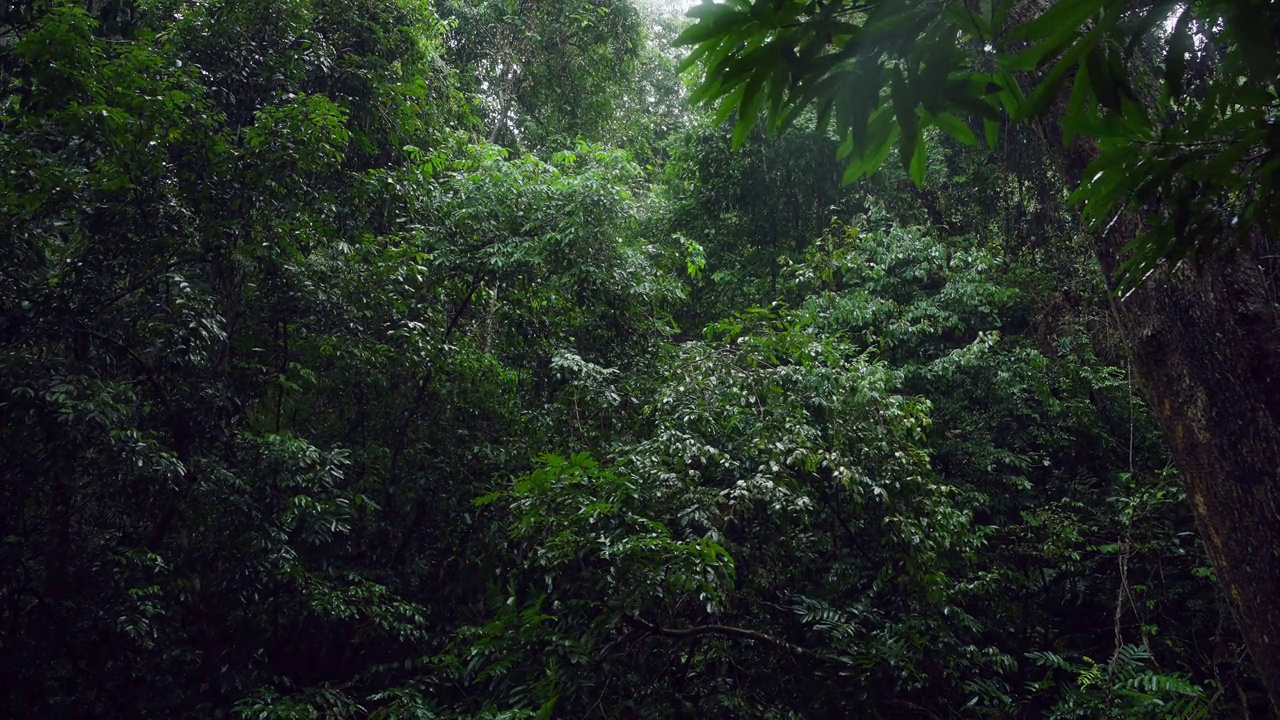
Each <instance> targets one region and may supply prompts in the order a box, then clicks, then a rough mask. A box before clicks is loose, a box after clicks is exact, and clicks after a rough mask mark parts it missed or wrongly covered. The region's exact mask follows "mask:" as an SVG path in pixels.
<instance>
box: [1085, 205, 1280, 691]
mask: <svg viewBox="0 0 1280 720" xmlns="http://www.w3.org/2000/svg"><path fill="white" fill-rule="evenodd" d="M1124 220H1129V222H1127V223H1126V222H1124ZM1122 224H1124V225H1127V226H1128V227H1125V228H1123V229H1120V226H1121V225H1122ZM1134 225H1135V224H1134V223H1133V222H1132V219H1129V218H1124V219H1122V221H1121V222H1118V223H1116V228H1117V229H1113V231H1112V233H1111V235H1110V236H1108V237H1101V238H1098V249H1099V257H1100V259H1101V260H1102V266H1103V268H1104V270H1105V271H1106V272H1107V273H1108V275H1109V276H1110V275H1112V274H1113V272H1114V270H1115V265H1116V258H1117V257H1118V253H1117V249H1118V246H1119V245H1120V244H1121V242H1122V241H1123V240H1125V239H1127V238H1128V237H1132V236H1133V235H1134V234H1136V233H1135V232H1134V230H1135V229H1136V228H1135V227H1134ZM1114 304H1115V306H1116V310H1117V314H1118V315H1119V317H1120V321H1121V323H1122V325H1123V328H1124V333H1125V336H1126V341H1127V344H1128V347H1129V352H1130V356H1131V358H1132V361H1133V367H1134V369H1135V371H1136V374H1137V377H1138V380H1139V384H1140V385H1141V388H1142V391H1143V394H1144V395H1145V396H1146V397H1147V399H1148V401H1149V402H1150V405H1151V407H1152V410H1153V411H1154V413H1155V416H1156V419H1157V421H1158V422H1159V424H1160V427H1161V429H1162V430H1163V432H1164V436H1165V439H1166V441H1167V442H1168V443H1169V448H1170V450H1171V452H1172V453H1173V457H1174V460H1175V462H1176V463H1177V466H1178V470H1179V472H1180V473H1181V475H1182V477H1183V479H1184V482H1185V484H1186V488H1187V495H1188V497H1189V498H1190V500H1191V506H1192V510H1193V511H1194V513H1195V517H1196V523H1197V524H1198V525H1199V528H1200V535H1201V537H1202V538H1203V540H1204V544H1205V546H1206V548H1207V549H1208V552H1209V557H1210V559H1212V561H1213V565H1214V568H1215V570H1216V571H1217V573H1218V579H1219V580H1220V581H1221V583H1222V587H1223V589H1224V590H1225V591H1226V594H1227V598H1228V600H1229V602H1230V604H1231V609H1232V612H1233V613H1234V615H1235V618H1236V622H1237V624H1238V625H1239V626H1240V631H1241V633H1242V634H1243V635H1244V638H1245V642H1246V643H1247V644H1248V646H1249V653H1250V655H1252V657H1253V662H1254V665H1255V666H1256V667H1257V669H1258V672H1259V674H1260V675H1261V676H1262V681H1263V683H1264V684H1265V686H1266V688H1267V693H1268V695H1269V696H1270V699H1271V705H1272V708H1273V710H1276V709H1280V422H1278V421H1280V323H1277V314H1276V309H1275V306H1274V305H1273V304H1272V302H1271V299H1270V297H1269V294H1268V292H1267V289H1266V284H1265V281H1264V279H1263V276H1262V272H1261V270H1260V268H1259V267H1258V263H1257V262H1256V261H1254V259H1253V258H1252V257H1250V256H1249V255H1248V254H1247V253H1245V252H1238V253H1235V254H1233V255H1231V256H1228V257H1220V258H1216V259H1214V260H1212V261H1210V262H1209V263H1207V264H1206V265H1205V266H1204V267H1201V268H1198V269H1190V268H1188V269H1183V270H1181V271H1179V272H1177V273H1175V274H1174V276H1173V277H1170V278H1167V279H1166V278H1158V279H1154V280H1153V281H1151V282H1149V283H1148V284H1147V286H1145V287H1143V288H1140V289H1139V290H1137V291H1136V292H1134V293H1132V294H1130V295H1128V296H1126V297H1124V298H1123V299H1117V300H1115V301H1114Z"/></svg>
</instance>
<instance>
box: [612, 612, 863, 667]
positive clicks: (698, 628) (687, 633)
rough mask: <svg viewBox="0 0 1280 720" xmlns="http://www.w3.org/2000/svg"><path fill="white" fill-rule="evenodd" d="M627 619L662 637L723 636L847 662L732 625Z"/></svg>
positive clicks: (823, 660)
mask: <svg viewBox="0 0 1280 720" xmlns="http://www.w3.org/2000/svg"><path fill="white" fill-rule="evenodd" d="M625 617H626V619H627V620H628V621H629V622H631V623H632V624H634V625H637V626H639V627H641V628H643V629H644V630H646V631H648V632H649V633H652V634H654V635H661V636H662V637H669V638H684V639H689V638H697V637H701V636H703V635H721V636H723V637H730V638H738V639H740V640H751V641H754V642H760V643H764V644H765V645H771V646H773V647H775V648H777V649H779V650H784V651H786V652H788V653H791V654H792V655H798V656H800V657H803V658H808V659H810V660H815V661H817V662H821V663H826V664H830V665H844V664H845V661H844V660H842V659H840V658H837V657H833V656H831V655H825V654H823V653H820V652H816V651H814V650H810V649H809V648H806V647H801V646H799V645H796V644H795V643H791V642H787V641H786V640H783V639H782V638H777V637H774V636H772V635H766V634H764V633H762V632H758V631H756V630H748V629H746V628H740V627H733V626H731V625H694V626H692V627H686V628H665V627H662V626H661V625H655V624H654V623H651V622H648V621H647V620H642V619H640V618H638V617H635V616H633V615H627V616H625Z"/></svg>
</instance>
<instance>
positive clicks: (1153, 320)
mask: <svg viewBox="0 0 1280 720" xmlns="http://www.w3.org/2000/svg"><path fill="white" fill-rule="evenodd" d="M1047 5H1048V3H1046V2H1045V1H1044V0H1022V2H1019V3H1018V4H1017V6H1016V7H1015V9H1014V12H1013V13H1012V14H1011V16H1012V17H1011V19H1014V20H1023V19H1030V18H1031V17H1035V16H1036V15H1038V14H1039V13H1040V12H1042V11H1043V9H1044V8H1045V7H1047ZM1019 15H1020V16H1021V17H1018V16H1019ZM1068 90H1069V88H1068ZM1065 108H1066V98H1065V94H1064V96H1063V97H1061V98H1059V102H1058V103H1057V104H1056V106H1055V107H1054V108H1052V109H1051V110H1050V112H1049V114H1048V115H1049V116H1048V118H1047V119H1046V120H1045V121H1044V122H1043V123H1042V126H1041V131H1042V132H1043V133H1044V135H1045V138H1044V139H1045V141H1046V142H1045V143H1044V145H1045V147H1046V151H1047V152H1051V153H1056V155H1057V157H1055V158H1054V160H1055V161H1056V164H1057V165H1058V167H1059V169H1060V170H1061V172H1062V173H1063V175H1064V176H1065V178H1066V180H1067V182H1068V183H1070V184H1071V185H1073V186H1074V185H1078V184H1079V182H1080V178H1081V177H1082V176H1083V173H1084V170H1085V168H1086V167H1087V166H1088V164H1089V163H1090V162H1091V161H1092V160H1093V159H1094V158H1095V157H1096V156H1097V151H1096V149H1095V148H1094V146H1093V145H1092V144H1091V143H1087V142H1077V144H1076V145H1075V146H1073V147H1071V148H1063V146H1062V142H1061V138H1062V133H1061V130H1060V128H1059V126H1058V122H1057V121H1058V118H1060V117H1062V113H1063V111H1064V110H1065ZM1142 230H1143V222H1142V219H1141V217H1140V216H1138V215H1137V214H1136V213H1133V212H1126V213H1124V214H1122V215H1121V216H1120V217H1118V218H1117V219H1116V221H1115V222H1114V223H1112V224H1111V225H1110V226H1109V227H1108V228H1107V230H1106V231H1105V232H1104V233H1100V234H1099V235H1098V236H1097V237H1095V238H1094V241H1095V243H1094V244H1095V248H1096V250H1097V255H1098V259H1099V262H1100V265H1101V267H1102V271H1103V272H1104V273H1106V277H1107V280H1108V285H1109V287H1111V288H1112V290H1114V285H1113V283H1111V282H1110V281H1111V279H1112V278H1114V277H1115V271H1116V268H1117V267H1118V266H1119V264H1120V262H1121V261H1122V260H1123V253H1122V248H1123V246H1124V244H1125V243H1126V242H1127V241H1128V240H1129V239H1131V238H1133V237H1136V236H1137V235H1139V234H1141V232H1142ZM1113 298H1114V299H1113V305H1114V307H1115V310H1116V314H1117V316H1118V317H1119V319H1120V323H1121V326H1122V331H1123V333H1124V335H1125V340H1126V344H1127V346H1128V348H1129V354H1130V357H1131V359H1132V363H1133V368H1134V371H1135V374H1136V376H1137V379H1138V384H1139V386H1140V389H1141V391H1142V392H1143V394H1144V395H1145V396H1146V398H1147V400H1148V402H1149V404H1150V405H1151V408H1152V410H1153V411H1154V413H1155V417H1156V420H1157V422H1158V423H1159V425H1160V428H1161V430H1162V431H1163V433H1164V436H1165V439H1166V441H1167V442H1168V444H1169V449H1170V451H1171V452H1172V454H1173V458H1174V461H1175V463H1176V464H1177V466H1178V470H1179V472H1180V474H1181V475H1182V478H1183V481H1184V483H1185V485H1186V489H1187V495H1188V498H1189V499H1190V501H1191V506H1192V510H1193V512H1194V513H1195V517H1196V523H1197V525H1198V526H1199V528H1200V534H1201V537H1202V538H1203V540H1204V544H1205V547H1206V548H1207V550H1208V553H1209V558H1210V560H1211V561H1212V562H1213V566H1214V569H1215V570H1216V571H1217V574H1218V579H1219V581H1220V582H1221V584H1222V587H1223V589H1224V590H1225V591H1226V595H1227V598H1228V601H1229V602H1230V604H1231V609H1232V613H1233V614H1234V615H1235V619H1236V622H1237V624H1238V625H1239V627H1240V632H1241V633H1242V634H1243V636H1244V639H1245V642H1246V644H1247V645H1248V648H1249V653H1250V655H1251V656H1252V657H1253V662H1254V665H1255V667H1257V669H1258V673H1259V675H1260V676H1261V678H1262V682H1263V684H1264V685H1265V687H1266V689H1267V694H1268V696H1269V698H1270V700H1271V706H1272V710H1273V713H1276V712H1280V316H1278V314H1277V311H1276V306H1275V304H1274V302H1273V301H1272V299H1271V297H1270V294H1269V293H1268V291H1267V286H1266V282H1265V279H1264V277H1263V274H1262V270H1261V268H1260V267H1259V264H1258V262H1257V260H1256V258H1255V257H1254V256H1253V255H1252V254H1251V253H1250V252H1249V251H1247V250H1239V251H1233V252H1230V253H1224V254H1221V255H1218V256H1216V257H1214V258H1212V259H1210V260H1209V261H1207V262H1206V263H1205V264H1204V265H1202V266H1200V267H1197V268H1192V267H1183V268H1181V269H1179V270H1178V271H1176V272H1174V273H1171V274H1164V275H1161V274H1157V275H1154V276H1152V277H1151V278H1150V279H1148V280H1147V281H1146V282H1145V283H1144V284H1143V285H1142V286H1141V287H1139V288H1138V289H1136V290H1134V291H1133V292H1131V293H1128V294H1126V295H1125V296H1124V297H1122V298H1119V297H1114V293H1113Z"/></svg>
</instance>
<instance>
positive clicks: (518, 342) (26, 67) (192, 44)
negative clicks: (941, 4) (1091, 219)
mask: <svg viewBox="0 0 1280 720" xmlns="http://www.w3.org/2000/svg"><path fill="white" fill-rule="evenodd" d="M1094 4H1095V5H1096V4H1098V3H1094ZM716 7H720V8H723V7H727V6H716ZM703 12H707V11H705V10H704V11H703ZM681 25H682V21H681V20H679V19H678V18H676V17H674V16H673V15H672V14H671V13H670V12H669V11H664V10H662V9H660V8H656V7H649V6H637V5H633V4H632V3H629V2H626V1H624V0H536V1H534V0H528V1H526V0H509V1H508V0H485V1H484V2H455V1H454V0H441V1H440V2H438V3H436V4H434V5H433V4H431V3H429V2H425V1H424V0H359V1H358V2H355V3H351V2H342V3H339V2H334V1H333V0H210V1H208V2H185V1H184V0H140V1H139V2H136V3H124V2H94V3H83V2H74V1H73V0H25V1H24V2H20V3H10V4H9V5H6V6H5V7H4V8H2V9H0V93H3V95H2V97H0V225H2V226H3V227H4V228H5V230H6V233H5V236H4V239H3V242H0V447H2V448H3V454H2V455H0V457H2V459H3V462H0V507H2V508H3V511H2V512H0V535H2V536H3V541H2V543H0V651H2V652H0V672H2V673H3V675H4V677H5V678H6V682H5V684H4V691H3V704H4V706H5V707H7V708H10V709H11V710H12V712H13V715H14V717H80V716H84V717H138V718H151V717H157V718H160V717H166V718H167V717H174V716H184V717H185V716H191V717H244V718H329V717H335V718H345V717H352V718H364V717H369V718H383V719H388V720H389V719H391V718H495V719H496V718H524V717H609V718H641V717H644V718H650V717H724V718H728V717H762V718H763V717H768V718H797V717H814V718H824V717H846V716H848V717H991V718H1001V717H1053V718H1093V717H1108V716H1111V717H1149V718H1167V717H1179V718H1183V717H1230V716H1233V715H1241V714H1245V713H1248V712H1249V710H1250V708H1252V709H1253V710H1254V711H1257V709H1258V708H1260V707H1265V702H1266V701H1265V696H1264V695H1263V693H1262V690H1261V689H1260V687H1259V685H1258V682H1257V680H1256V678H1255V677H1254V676H1253V674H1252V672H1251V670H1250V667H1249V664H1248V662H1247V660H1246V659H1245V656H1244V652H1243V650H1242V645H1241V641H1240V638H1239V637H1238V633H1237V631H1236V630H1235V628H1234V625H1233V623H1232V620H1231V616H1230V614H1229V612H1228V610H1227V608H1226V604H1225V601H1224V600H1223V598H1222V593H1221V591H1220V589H1219V587H1218V586H1217V585H1216V583H1215V578H1214V571H1213V569H1212V568H1211V567H1210V565H1209V564H1208V561H1207V560H1206V557H1205V554H1204V551H1203V548H1202V546H1201V544H1200V543H1199V541H1198V540H1197V536H1196V533H1195V526H1194V523H1193V520H1192V517H1191V512H1190V510H1189V508H1188V507H1187V504H1186V502H1185V495H1184V492H1183V490H1182V487H1181V484H1180V482H1179V477H1178V473H1177V471H1176V470H1175V469H1174V468H1173V467H1172V465H1171V462H1170V458H1169V454H1168V452H1167V450H1166V449H1165V446H1164V444H1163V443H1162V440H1161V438H1160V435H1159V433H1158V432H1157V431H1156V429H1155V427H1154V425H1153V423H1152V420H1151V417H1150V415H1149V413H1148V412H1147V409H1146V407H1145V405H1144V403H1143V402H1142V400H1141V399H1140V398H1139V397H1138V395H1137V394H1136V393H1135V391H1134V387H1133V382H1132V380H1131V377H1130V374H1131V373H1130V369H1129V367H1128V365H1127V363H1126V358H1125V356H1124V353H1123V344H1122V342H1121V340H1120V339H1119V338H1118V336H1117V331H1116V328H1115V325H1114V320H1113V319H1112V317H1111V315H1110V313H1109V310H1108V307H1109V306H1108V298H1107V296H1106V288H1105V286H1104V283H1103V282H1102V280H1101V279H1100V278H1099V277H1097V276H1096V274H1095V273H1094V272H1092V267H1091V262H1090V261H1089V259H1088V258H1087V251H1086V248H1085V245H1084V244H1083V243H1082V242H1081V241H1080V238H1079V237H1078V236H1077V235H1078V233H1077V231H1076V222H1075V218H1074V216H1073V214H1072V213H1073V210H1072V209H1071V208H1070V207H1069V205H1068V204H1067V203H1066V199H1067V198H1066V196H1067V188H1066V187H1065V186H1064V185H1063V184H1062V183H1060V182H1055V181H1054V180H1053V179H1052V178H1051V177H1050V176H1049V174H1048V173H1047V172H1045V170H1044V163H1043V161H1042V160H1039V159H1037V158H1034V157H1032V156H1031V155H1032V153H1030V152H1027V153H1023V154H1021V155H1017V157H1016V158H1015V159H1014V160H1012V161H1011V159H1010V158H1013V157H1014V155H1015V153H1014V151H1013V150H1012V148H1018V147H1026V145H1025V143H1026V141H1025V138H1023V137H1022V136H1020V135H1017V134H1016V133H1012V132H1010V131H1008V130H1007V129H1005V130H1002V132H1004V134H1005V138H1004V139H1005V141H1006V142H1005V143H1004V145H1003V146H1002V147H1005V148H1009V149H1010V150H1006V155H1005V156H1003V157H994V156H991V155H989V154H987V153H984V152H979V151H978V150H976V149H974V148H971V147H968V146H966V145H964V144H962V143H956V142H952V141H950V140H948V139H946V138H944V137H943V136H942V135H937V136H934V135H932V134H931V132H932V131H930V132H926V133H925V135H926V136H928V137H929V138H930V139H931V140H932V141H933V143H932V151H931V153H929V154H928V155H927V156H924V159H923V160H919V161H918V162H919V163H927V167H928V170H929V173H928V174H927V176H928V177H930V178H932V180H931V182H930V183H928V184H926V185H924V186H922V187H917V185H916V184H914V183H913V182H912V181H911V178H912V176H913V175H915V176H916V177H917V179H919V178H922V177H925V174H924V173H923V172H922V171H921V169H920V168H917V167H915V163H917V161H916V160H913V159H912V158H915V157H916V154H917V153H916V151H915V150H914V149H911V150H910V152H908V153H906V154H905V155H904V157H906V158H907V162H906V163H903V164H901V165H902V166H903V167H901V168H900V167H899V166H897V165H891V166H886V168H885V169H884V171H883V172H881V173H880V174H878V175H876V176H875V177H874V178H872V179H871V180H870V181H869V182H867V183H864V184H861V185H857V186H847V185H844V184H842V183H841V182H840V181H841V179H842V175H843V174H844V164H843V163H842V162H841V161H840V160H838V159H837V150H838V149H839V145H840V140H841V139H840V138H838V137H834V136H832V135H831V134H830V133H829V132H828V130H827V128H825V127H824V126H823V124H822V123H820V122H818V120H817V118H816V117H813V116H812V115H805V116H803V117H797V118H796V119H795V120H796V122H795V128H794V132H793V133H791V134H789V135H787V136H784V137H783V138H781V139H777V140H768V139H766V138H765V137H764V134H763V133H762V132H759V131H758V129H757V126H756V124H755V122H754V119H755V118H754V115H753V116H752V117H751V118H750V121H741V120H739V121H736V122H735V121H733V120H729V121H728V122H726V118H716V117H713V116H709V115H704V114H701V113H700V111H696V110H694V109H691V108H690V107H689V106H688V105H687V104H686V97H685V95H684V86H683V84H682V83H681V82H680V80H679V77H678V76H677V74H676V70H675V67H676V64H677V63H678V60H679V55H678V52H679V51H677V50H676V49H674V47H673V42H674V40H675V37H676V35H677V34H678V32H679V29H680V27H681ZM1184 29H1185V28H1184ZM687 37H688V36H687V35H686V38H687ZM744 127H745V128H746V130H743V128H744ZM942 129H943V130H946V129H947V128H946V127H943V128H942ZM952 129H953V130H954V128H952ZM953 134H954V133H953ZM961 134H963V133H961ZM1020 143H1023V144H1022V145H1020ZM735 144H738V145H741V146H743V147H742V149H741V150H740V151H734V149H733V145H735ZM886 152H889V151H886ZM1012 164H1016V165H1017V168H1016V172H1015V168H1012V166H1011V165H1012ZM1028 178H1031V179H1028ZM1239 200H1240V202H1252V200H1251V199H1249V198H1243V199H1239ZM1234 201H1235V200H1233V202H1234Z"/></svg>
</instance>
